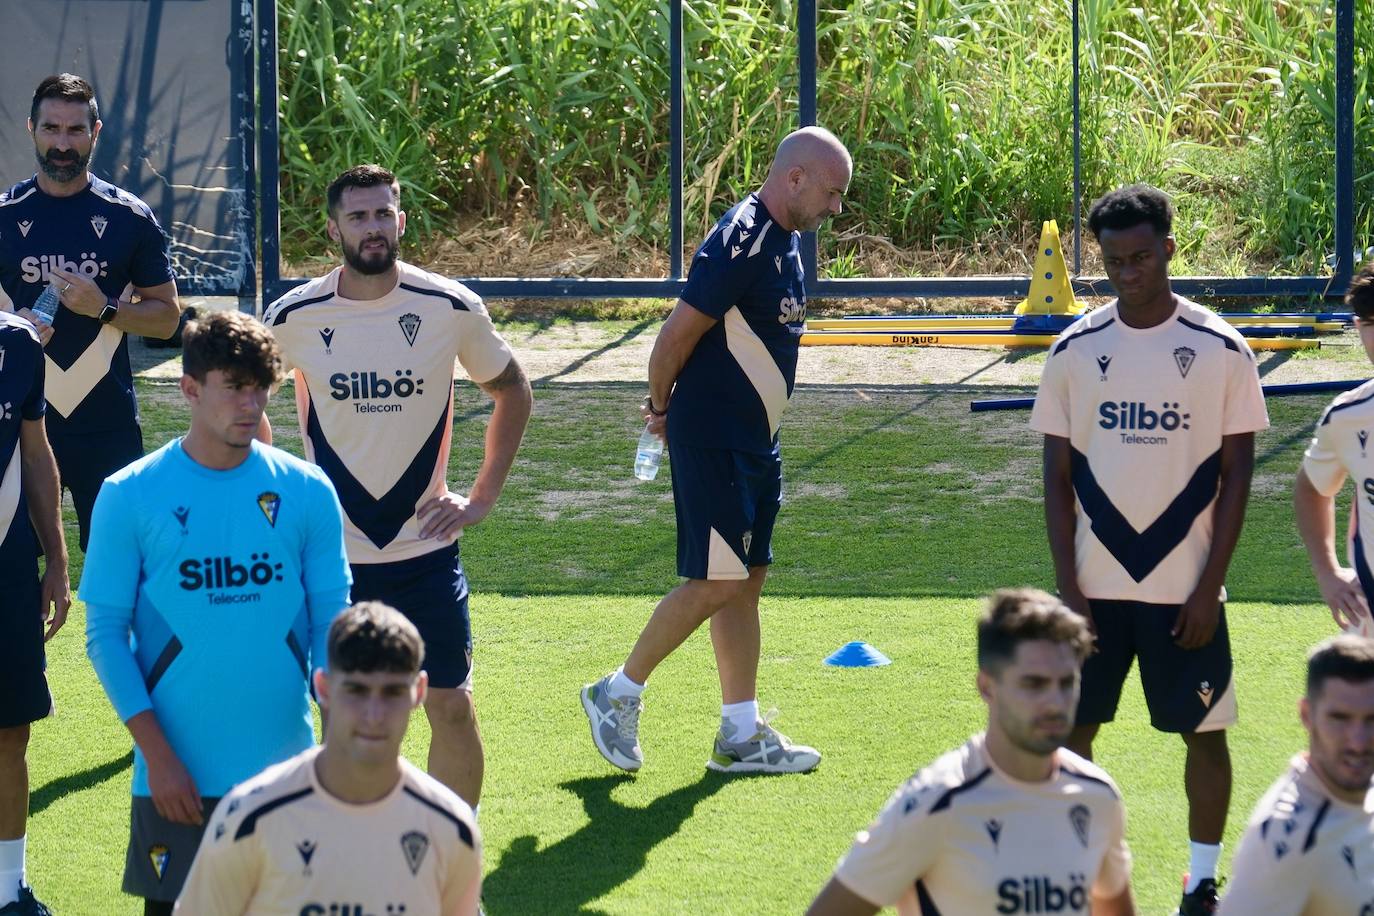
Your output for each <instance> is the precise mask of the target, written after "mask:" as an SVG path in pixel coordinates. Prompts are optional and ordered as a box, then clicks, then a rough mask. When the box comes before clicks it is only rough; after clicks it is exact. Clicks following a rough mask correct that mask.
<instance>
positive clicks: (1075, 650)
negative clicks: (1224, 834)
mask: <svg viewBox="0 0 1374 916" xmlns="http://www.w3.org/2000/svg"><path fill="white" fill-rule="evenodd" d="M1091 647H1092V634H1091V633H1090V632H1089V631H1088V626H1087V623H1086V622H1085V621H1084V619H1083V618H1082V617H1081V616H1079V615H1078V614H1075V613H1073V612H1072V611H1070V610H1069V609H1068V608H1066V607H1065V606H1064V605H1063V604H1062V603H1061V602H1060V601H1059V600H1058V599H1057V598H1055V597H1053V596H1052V595H1048V594H1046V593H1045V592H1042V591H1039V590H1038V589H1016V590H1011V589H1008V590H1003V591H999V592H995V593H994V594H993V595H992V597H991V599H990V600H989V601H988V605H987V609H986V610H985V611H984V613H983V615H982V617H981V618H980V619H979V621H978V675H977V683H978V693H979V694H980V695H981V696H982V698H983V702H984V703H986V704H987V707H988V727H987V731H986V732H984V733H983V734H979V735H974V736H973V737H972V738H970V739H969V740H968V742H967V743H965V744H964V746H963V747H961V748H959V749H957V750H954V751H950V752H949V753H948V754H945V755H944V756H943V757H941V758H940V759H938V760H936V761H935V762H934V763H932V764H931V765H930V766H928V767H926V768H925V769H923V770H921V772H919V773H917V774H916V775H915V776H914V777H912V778H911V779H910V780H909V781H908V782H907V783H906V784H905V785H903V786H902V787H901V788H899V789H898V790H897V791H896V792H895V793H894V794H893V796H892V798H891V799H890V800H889V801H888V803H887V805H886V806H885V807H884V808H883V810H882V811H881V812H880V813H879V814H878V817H877V819H876V820H874V821H873V823H872V825H870V826H869V828H868V829H867V830H865V831H862V832H860V833H859V835H858V837H857V838H856V839H855V841H854V845H853V846H852V847H851V848H850V850H849V852H848V854H846V855H845V857H844V859H843V860H842V861H841V862H840V864H839V867H838V868H836V869H835V874H834V877H832V878H831V879H830V882H829V883H828V884H827V885H826V886H825V887H824V888H823V889H822V890H821V893H820V895H819V896H817V897H816V900H815V902H814V903H812V904H811V909H810V910H808V911H807V914H808V916H872V914H874V913H876V912H878V909H879V908H880V907H883V906H895V907H896V908H897V912H898V913H899V914H901V916H922V914H924V916H938V914H940V913H947V914H951V916H955V914H958V916H964V914H968V916H972V914H980V916H981V914H984V913H1086V912H1088V911H1089V910H1091V912H1092V913H1094V914H1096V916H1134V913H1135V900H1134V898H1133V897H1132V894H1131V883H1130V878H1131V853H1130V850H1129V849H1128V848H1127V847H1126V809H1125V807H1124V806H1123V805H1122V803H1121V793H1120V792H1119V791H1118V790H1117V787H1116V784H1115V783H1114V782H1112V780H1111V777H1109V776H1108V775H1107V774H1106V773H1105V772H1104V771H1103V770H1102V769H1101V768H1099V767H1096V766H1094V765H1093V764H1092V763H1090V762H1088V761H1086V760H1084V759H1082V758H1081V757H1079V756H1078V755H1077V754H1074V753H1073V752H1072V751H1070V750H1068V749H1066V748H1065V747H1064V746H1063V745H1064V741H1065V739H1067V738H1068V736H1069V731H1070V729H1071V728H1072V727H1073V713H1074V707H1075V706H1076V705H1077V702H1078V690H1079V685H1080V681H1079V669H1080V668H1081V667H1082V664H1083V659H1084V657H1085V656H1087V654H1088V652H1089V651H1090V649H1091Z"/></svg>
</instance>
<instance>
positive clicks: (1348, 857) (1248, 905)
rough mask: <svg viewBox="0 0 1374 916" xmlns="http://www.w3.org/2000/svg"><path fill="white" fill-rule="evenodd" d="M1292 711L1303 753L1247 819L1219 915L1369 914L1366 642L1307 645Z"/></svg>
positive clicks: (1371, 820) (1371, 714)
mask: <svg viewBox="0 0 1374 916" xmlns="http://www.w3.org/2000/svg"><path fill="white" fill-rule="evenodd" d="M1298 713H1299V715H1300V716H1301V717H1302V724H1303V727H1304V728H1306V729H1307V734H1308V743H1307V751H1306V752H1305V753H1301V754H1298V755H1297V756H1295V757H1294V758H1293V760H1292V762H1291V763H1290V764H1289V767H1288V772H1287V773H1284V774H1283V776H1282V777H1280V778H1279V780H1278V782H1276V783H1274V785H1273V786H1271V787H1270V789H1269V791H1268V792H1267V793H1266V794H1265V796H1264V798H1262V799H1260V803H1259V804H1258V805H1257V806H1256V807H1255V813H1254V814H1252V815H1251V816H1250V823H1249V826H1247V827H1246V828H1245V833H1244V835H1243V836H1242V837H1241V840H1240V847H1239V849H1237V851H1236V858H1235V861H1234V862H1233V863H1232V865H1231V886H1230V889H1229V891H1228V892H1227V894H1226V896H1225V897H1223V898H1221V909H1220V912H1221V913H1222V914H1223V916H1242V914H1246V916H1248V914H1251V913H1264V914H1266V916H1299V914H1302V916H1337V914H1341V916H1344V914H1350V916H1354V914H1357V913H1358V914H1365V913H1371V912H1374V793H1372V792H1371V786H1370V779H1371V777H1374V640H1369V639H1366V638H1364V637H1362V636H1355V635H1353V634H1346V635H1343V636H1337V637H1334V638H1332V639H1328V640H1327V641H1325V642H1323V643H1322V644H1321V645H1319V646H1317V647H1316V648H1315V649H1314V650H1313V651H1312V653H1311V654H1310V655H1309V656H1308V657H1307V695H1306V696H1304V697H1303V698H1302V700H1301V701H1300V702H1299V704H1298Z"/></svg>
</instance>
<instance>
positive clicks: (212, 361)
mask: <svg viewBox="0 0 1374 916" xmlns="http://www.w3.org/2000/svg"><path fill="white" fill-rule="evenodd" d="M181 340H182V343H181V367H182V371H183V372H185V373H186V374H187V375H189V376H191V378H193V379H195V380H196V381H198V382H204V381H205V377H206V375H207V374H209V373H210V372H211V371H213V370H215V369H218V370H219V371H221V372H223V373H224V374H225V375H227V376H228V377H229V378H231V379H233V380H235V381H238V382H252V383H253V384H255V385H257V386H258V387H259V388H271V387H272V386H273V385H275V384H277V382H278V381H280V380H281V374H282V362H281V350H280V349H279V348H278V346H277V340H276V338H275V337H273V336H272V333H271V332H270V331H268V330H267V328H266V327H264V326H263V324H262V322H260V321H258V320H257V319H256V318H254V317H253V316H252V315H247V314H244V313H243V312H211V313H209V314H208V315H204V316H202V317H199V318H196V319H195V320H193V321H189V322H187V324H186V329H185V330H184V331H183V332H182V338H181Z"/></svg>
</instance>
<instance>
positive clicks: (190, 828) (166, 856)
mask: <svg viewBox="0 0 1374 916" xmlns="http://www.w3.org/2000/svg"><path fill="white" fill-rule="evenodd" d="M200 803H201V815H202V816H203V817H204V818H205V821H204V823H202V824H200V825H199V826H196V825H194V824H174V823H172V822H171V821H169V820H167V819H166V818H165V817H163V816H162V815H161V814H158V813H157V808H156V806H154V805H153V800H152V798H150V797H148V796H146V795H135V796H134V799H133V804H132V805H131V806H130V809H129V847H128V849H127V850H126V851H125V853H124V893H126V894H132V895H134V896H135V897H142V898H143V899H144V900H156V901H159V902H161V903H172V902H174V901H175V900H176V899H177V896H178V895H179V894H180V893H181V888H182V885H184V884H185V883H186V876H187V875H189V874H190V873H191V863H192V862H193V861H194V860H195V858H196V850H197V849H199V848H200V839H201V837H202V836H203V835H204V834H205V825H206V824H209V823H210V815H212V814H214V813H215V806H216V805H218V804H219V799H218V798H203V797H202V798H201V800H200Z"/></svg>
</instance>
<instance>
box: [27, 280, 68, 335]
mask: <svg viewBox="0 0 1374 916" xmlns="http://www.w3.org/2000/svg"><path fill="white" fill-rule="evenodd" d="M61 304H62V299H61V297H59V296H58V295H57V281H55V280H50V281H48V285H47V287H46V288H44V290H43V292H41V293H39V294H38V299H37V300H36V301H35V302H34V303H33V305H32V306H31V309H32V311H33V313H34V314H36V315H38V316H39V317H40V318H42V319H43V320H44V321H46V322H47V323H48V324H52V323H53V319H54V318H55V317H57V307H58V306H59V305H61Z"/></svg>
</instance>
